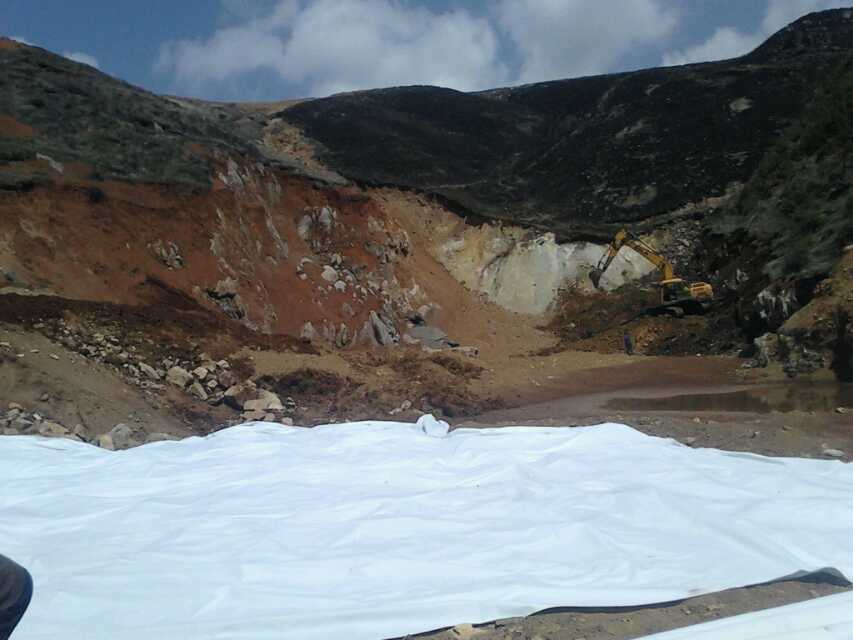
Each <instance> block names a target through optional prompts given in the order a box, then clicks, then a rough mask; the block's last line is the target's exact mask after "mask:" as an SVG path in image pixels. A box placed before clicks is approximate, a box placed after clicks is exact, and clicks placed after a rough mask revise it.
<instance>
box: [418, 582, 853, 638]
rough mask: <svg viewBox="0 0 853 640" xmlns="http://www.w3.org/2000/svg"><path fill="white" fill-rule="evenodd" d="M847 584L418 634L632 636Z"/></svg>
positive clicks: (779, 585)
mask: <svg viewBox="0 0 853 640" xmlns="http://www.w3.org/2000/svg"><path fill="white" fill-rule="evenodd" d="M848 588H849V587H848V586H847V585H846V584H845V583H844V582H843V581H839V580H838V579H837V578H836V577H834V576H831V575H826V574H823V575H817V576H814V577H810V578H807V579H802V580H786V581H781V582H773V583H769V584H763V585H756V586H752V587H746V588H742V589H730V590H728V591H722V592H720V593H714V594H710V595H706V596H700V597H698V598H690V599H689V600H682V601H678V602H670V603H663V604H658V605H652V606H648V607H625V608H622V609H606V610H596V609H571V608H567V609H563V610H557V611H554V610H549V611H545V612H542V613H538V614H536V615H532V616H528V617H526V618H508V619H505V620H496V621H494V622H489V623H486V624H482V625H477V626H472V625H470V624H463V625H459V626H456V627H453V628H452V629H447V630H442V631H439V632H435V633H428V634H422V635H419V636H417V637H419V638H429V639H430V640H469V639H471V638H477V639H478V640H540V639H541V640H545V639H547V640H581V639H583V640H629V639H630V638H640V637H644V636H647V635H650V634H653V633H661V632H663V631H669V630H672V629H678V628H681V627H687V626H690V625H694V624H701V623H703V622H710V621H712V620H718V619H720V618H726V617H729V616H735V615H739V614H742V613H750V612H753V611H760V610H762V609H769V608H771V607H780V606H784V605H786V604H793V603H795V602H802V601H804V600H810V599H812V598H820V597H822V596H828V595H831V594H833V593H839V592H842V591H845V590H846V589H848ZM410 637H414V636H410Z"/></svg>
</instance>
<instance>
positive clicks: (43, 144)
mask: <svg viewBox="0 0 853 640" xmlns="http://www.w3.org/2000/svg"><path fill="white" fill-rule="evenodd" d="M0 116H4V117H6V118H12V119H14V120H15V121H17V122H18V123H21V124H23V125H25V126H26V127H28V128H29V129H31V130H32V136H25V137H20V136H17V137H9V136H6V135H4V132H3V131H2V130H0V165H3V164H4V163H14V162H25V161H28V160H31V159H33V158H35V157H36V154H38V153H40V154H44V155H47V156H49V157H51V158H53V159H55V160H56V161H59V162H63V163H65V162H81V163H84V164H86V165H89V166H90V167H91V168H92V172H93V177H103V178H119V179H123V180H131V181H140V182H154V183H163V184H182V185H191V186H193V187H200V188H206V187H208V186H209V185H210V174H211V169H210V164H209V162H208V157H206V156H207V155H209V153H210V152H212V151H217V150H219V151H228V152H234V153H238V154H246V155H250V154H253V153H255V151H254V147H253V145H252V144H251V143H250V142H249V141H250V140H253V139H254V138H256V137H258V135H259V133H258V132H259V131H260V129H261V123H260V121H261V120H262V118H261V116H260V115H257V114H251V113H244V112H243V111H242V110H239V109H237V108H235V107H229V106H228V105H213V104H207V105H203V106H199V105H195V104H193V103H192V102H190V101H182V100H176V99H172V98H167V97H162V96H158V95H155V94H153V93H150V92H148V91H145V90H143V89H140V88H138V87H134V86H132V85H130V84H127V83H125V82H122V81H120V80H117V79H115V78H112V77H110V76H108V75H106V74H104V73H102V72H100V71H98V70H97V69H95V68H93V67H90V66H88V65H82V64H78V63H76V62H74V61H72V60H68V59H66V58H63V57H62V56H58V55H56V54H53V53H51V52H49V51H46V50H44V49H41V48H38V47H31V46H25V45H21V44H19V43H17V42H15V41H13V40H8V39H5V38H0ZM202 149H203V150H204V151H202ZM28 179H29V176H27V175H26V174H25V173H22V174H21V175H16V174H15V172H14V171H11V170H10V169H9V168H8V167H4V168H0V187H2V186H3V185H6V186H7V188H8V187H9V186H12V187H14V186H15V184H16V182H17V181H26V180H28Z"/></svg>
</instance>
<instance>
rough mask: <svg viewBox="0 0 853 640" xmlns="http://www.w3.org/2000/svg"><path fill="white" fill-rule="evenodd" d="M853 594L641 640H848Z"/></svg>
mask: <svg viewBox="0 0 853 640" xmlns="http://www.w3.org/2000/svg"><path fill="white" fill-rule="evenodd" d="M850 638H853V592H847V593H837V594H835V595H832V596H826V597H825V598H815V599H814V600H807V601H806V602H798V603H796V604H789V605H787V606H784V607H776V608H775V609H766V610H764V611H757V612H755V613H745V614H743V615H740V616H733V617H731V618H724V619H722V620H714V621H713V622H706V623H704V624H700V625H696V626H692V627H684V628H683V629H677V630H675V631H668V632H666V633H658V634H655V635H652V636H646V637H645V638H643V640H850Z"/></svg>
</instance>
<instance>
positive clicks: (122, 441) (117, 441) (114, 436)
mask: <svg viewBox="0 0 853 640" xmlns="http://www.w3.org/2000/svg"><path fill="white" fill-rule="evenodd" d="M141 444H142V440H141V439H140V438H138V437H137V436H136V434H135V432H134V430H133V429H132V428H130V427H129V426H128V425H126V424H121V423H119V424H117V425H116V426H114V427H113V428H112V429H110V431H109V433H103V434H101V435H100V436H98V446H99V447H101V448H102V449H109V450H110V451H121V450H124V449H130V448H132V447H138V446H139V445H141Z"/></svg>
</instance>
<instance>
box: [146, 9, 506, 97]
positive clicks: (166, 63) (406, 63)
mask: <svg viewBox="0 0 853 640" xmlns="http://www.w3.org/2000/svg"><path fill="white" fill-rule="evenodd" d="M156 68H157V69H158V70H160V71H163V72H169V73H172V74H173V75H174V78H175V80H176V85H177V87H178V88H180V89H189V90H190V91H192V92H198V91H200V90H202V88H204V87H205V86H209V85H216V84H217V83H225V82H228V81H231V80H233V79H235V78H237V77H239V76H241V75H243V74H246V73H250V72H254V71H260V70H270V71H273V72H274V73H276V74H277V75H278V76H279V77H280V78H281V79H282V80H283V81H285V82H287V83H291V84H296V85H300V86H304V87H306V90H307V91H308V92H309V93H310V94H311V95H326V94H329V93H334V92H338V91H349V90H354V89H367V88H373V87H381V86H391V85H402V84H437V85H442V86H449V87H454V88H456V89H462V90H470V89H481V88H486V87H491V86H495V85H496V84H500V83H501V82H504V81H505V80H506V79H507V69H506V67H505V66H504V64H503V63H502V62H501V61H500V59H499V41H498V36H497V34H496V33H495V30H494V29H493V27H492V25H491V24H490V22H489V21H488V20H487V19H486V18H482V17H477V16H474V15H472V14H471V13H469V12H468V11H466V10H455V11H447V12H435V11H431V10H429V9H427V8H424V7H415V6H411V5H408V4H403V3H400V2H397V1H395V0H314V1H313V2H309V3H307V4H302V3H298V2H296V1H295V0H283V1H281V2H279V3H278V4H277V5H276V7H275V9H274V10H273V11H272V12H271V13H269V14H267V15H265V16H263V17H260V18H251V19H249V20H247V21H245V22H242V23H239V24H237V25H234V26H229V27H225V28H222V29H219V30H217V31H216V32H215V33H214V34H213V35H212V36H210V37H209V38H207V39H200V40H199V39H197V40H181V41H176V42H170V43H166V44H165V45H163V47H162V48H161V50H160V56H159V60H158V61H157V64H156Z"/></svg>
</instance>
